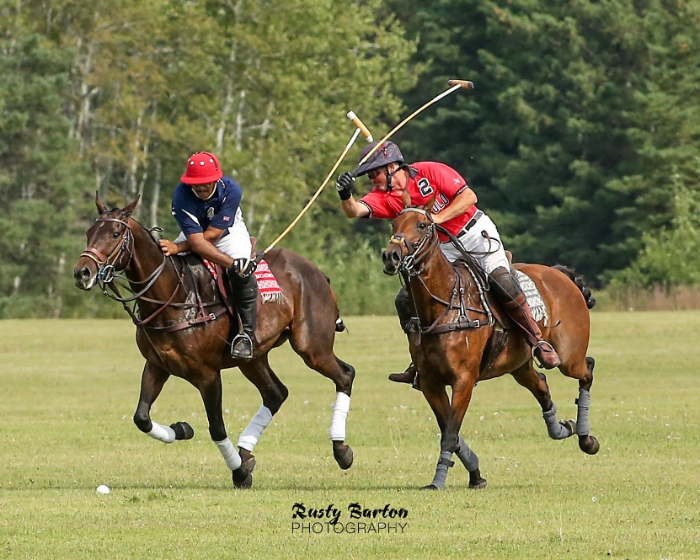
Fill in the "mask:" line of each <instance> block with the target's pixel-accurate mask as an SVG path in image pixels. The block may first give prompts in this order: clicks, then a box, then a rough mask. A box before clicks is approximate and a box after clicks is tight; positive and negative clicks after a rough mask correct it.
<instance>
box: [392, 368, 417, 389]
mask: <svg viewBox="0 0 700 560" xmlns="http://www.w3.org/2000/svg"><path fill="white" fill-rule="evenodd" d="M389 379H390V380H391V381H395V382H396V383H409V384H410V385H411V386H412V387H413V388H414V389H416V390H418V391H420V381H419V377H418V368H417V367H416V366H415V365H414V364H413V362H411V364H410V365H409V366H408V367H407V368H406V371H404V372H403V373H392V374H391V375H389Z"/></svg>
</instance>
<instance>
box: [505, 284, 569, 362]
mask: <svg viewBox="0 0 700 560" xmlns="http://www.w3.org/2000/svg"><path fill="white" fill-rule="evenodd" d="M503 308H504V309H505V310H506V312H507V313H508V316H509V317H510V318H511V319H513V321H515V322H516V323H517V325H518V326H519V327H520V328H521V329H522V330H523V331H524V333H525V338H526V339H527V341H528V343H529V344H530V346H532V356H533V357H534V358H535V360H537V362H538V365H539V367H541V368H544V369H553V368H555V367H557V366H559V364H561V360H560V359H559V355H558V354H557V351H556V350H555V349H554V347H553V346H552V345H551V344H550V343H549V342H547V341H546V340H542V332H541V331H540V327H539V325H538V324H537V322H536V321H535V320H534V319H533V318H532V313H531V312H530V306H529V305H528V304H527V300H526V299H525V294H523V293H521V294H520V295H518V297H517V298H515V299H514V300H512V301H510V302H507V303H504V304H503Z"/></svg>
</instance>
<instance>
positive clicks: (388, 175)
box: [385, 164, 405, 192]
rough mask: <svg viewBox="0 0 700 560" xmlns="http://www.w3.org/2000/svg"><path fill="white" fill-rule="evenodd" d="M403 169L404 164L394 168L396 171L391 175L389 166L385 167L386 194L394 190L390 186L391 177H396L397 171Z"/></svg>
mask: <svg viewBox="0 0 700 560" xmlns="http://www.w3.org/2000/svg"><path fill="white" fill-rule="evenodd" d="M404 167H405V164H403V165H399V166H398V167H397V168H396V171H394V172H393V173H392V172H391V171H389V166H388V165H387V166H386V167H385V169H386V190H387V191H388V192H391V191H392V190H394V189H393V187H392V186H391V179H392V177H393V176H394V175H396V174H397V173H398V172H399V171H401V170H402V169H403V168H404Z"/></svg>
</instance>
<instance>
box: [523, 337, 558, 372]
mask: <svg viewBox="0 0 700 560" xmlns="http://www.w3.org/2000/svg"><path fill="white" fill-rule="evenodd" d="M546 346H549V350H550V351H552V352H553V353H554V355H555V356H556V357H557V363H556V364H553V365H551V366H546V365H545V364H543V363H542V361H541V360H540V359H539V358H538V357H537V356H536V355H535V352H537V350H539V349H540V348H543V349H544V348H545V347H546ZM530 354H531V355H532V359H533V360H534V361H535V363H536V364H537V367H539V368H542V369H554V368H555V367H559V366H560V365H561V358H559V354H557V351H556V350H555V349H554V346H552V345H551V344H550V343H549V342H547V341H546V340H540V341H539V342H538V343H537V344H535V345H534V346H533V347H532V349H531V351H530Z"/></svg>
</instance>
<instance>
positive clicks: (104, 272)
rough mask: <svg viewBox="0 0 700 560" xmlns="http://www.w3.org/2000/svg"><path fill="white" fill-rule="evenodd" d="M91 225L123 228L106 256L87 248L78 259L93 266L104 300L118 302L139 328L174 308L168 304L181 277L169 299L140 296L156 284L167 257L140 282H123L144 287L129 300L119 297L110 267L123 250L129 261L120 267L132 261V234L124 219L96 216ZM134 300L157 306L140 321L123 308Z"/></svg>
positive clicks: (130, 311)
mask: <svg viewBox="0 0 700 560" xmlns="http://www.w3.org/2000/svg"><path fill="white" fill-rule="evenodd" d="M95 222H116V223H118V224H121V225H123V226H124V233H122V237H121V240H120V242H119V243H118V244H117V245H116V246H115V248H114V249H113V250H112V252H111V253H110V254H109V255H108V256H107V257H105V256H104V255H103V254H102V252H101V251H100V250H99V249H97V248H95V247H87V248H86V249H85V250H84V251H83V252H82V253H81V255H80V256H81V257H87V258H89V259H90V260H92V261H93V262H94V263H95V264H96V265H97V282H98V284H99V285H100V288H101V289H102V293H103V294H104V295H106V296H107V297H108V298H110V299H113V300H115V301H118V302H119V303H121V304H122V305H123V306H124V309H125V310H126V312H127V313H128V314H129V316H130V317H131V319H132V321H133V322H134V324H135V325H136V326H137V327H142V326H144V325H147V324H148V323H150V322H151V321H152V320H153V319H155V318H156V317H157V316H158V315H160V314H161V313H162V312H163V311H164V310H165V309H166V308H167V307H168V306H170V305H175V304H173V303H172V301H173V299H175V296H176V294H177V292H178V291H179V289H180V285H181V284H182V277H181V278H180V281H179V282H178V283H177V285H176V286H175V290H174V291H173V293H172V295H171V296H170V298H168V300H167V301H160V300H154V299H151V298H147V297H144V294H145V293H146V292H147V291H148V290H150V289H151V287H153V285H154V284H155V283H156V281H157V280H158V278H159V277H160V275H161V273H162V272H163V270H165V265H166V263H167V257H166V256H165V255H163V262H161V263H160V265H159V266H158V267H157V268H156V269H155V270H154V271H153V272H152V273H151V274H149V275H148V278H145V279H144V280H135V281H132V280H126V281H127V282H129V283H131V284H137V285H141V284H145V286H144V287H143V288H142V289H141V290H140V291H139V292H138V293H133V292H132V296H131V297H126V298H125V297H122V295H121V292H120V291H119V287H118V286H116V285H114V279H115V278H120V277H118V276H116V275H115V266H114V265H115V263H116V262H117V261H118V260H119V258H120V256H121V254H122V252H124V251H126V252H127V253H128V254H129V260H128V261H127V262H126V264H125V265H124V268H126V267H128V266H129V264H130V263H131V261H132V259H133V258H134V234H133V232H132V230H131V226H130V225H129V223H128V222H127V221H125V220H120V219H118V218H102V217H99V218H97V219H96V220H95ZM182 276H184V271H183V275H182ZM107 287H109V288H110V289H111V290H112V291H113V292H114V295H112V294H110V293H109V292H108V291H107ZM122 287H123V288H124V287H126V286H122ZM138 300H143V301H147V302H149V303H154V304H156V305H160V306H161V307H159V308H158V309H156V311H155V312H154V313H152V314H151V315H150V316H148V317H147V318H146V319H141V318H140V317H139V316H138V314H137V312H136V310H132V309H131V308H130V307H129V306H128V305H127V303H131V302H135V301H138ZM150 328H154V327H150Z"/></svg>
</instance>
